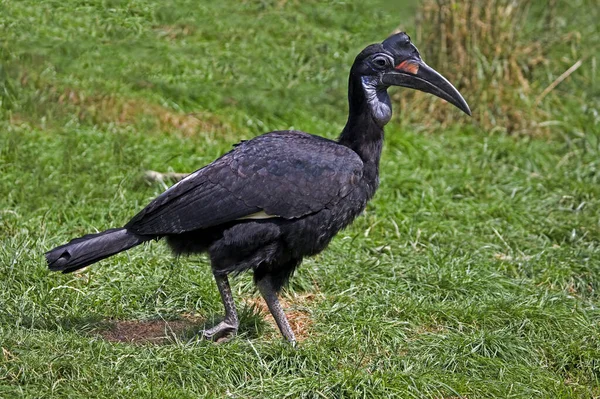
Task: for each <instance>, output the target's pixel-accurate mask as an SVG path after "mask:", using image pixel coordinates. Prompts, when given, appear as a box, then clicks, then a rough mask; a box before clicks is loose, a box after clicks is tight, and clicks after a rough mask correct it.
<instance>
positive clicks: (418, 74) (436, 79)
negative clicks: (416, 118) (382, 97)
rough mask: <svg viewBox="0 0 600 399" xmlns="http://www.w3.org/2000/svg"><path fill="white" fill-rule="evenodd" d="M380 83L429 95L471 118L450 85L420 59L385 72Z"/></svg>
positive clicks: (462, 100) (466, 105)
mask: <svg viewBox="0 0 600 399" xmlns="http://www.w3.org/2000/svg"><path fill="white" fill-rule="evenodd" d="M382 81H383V84H386V85H389V86H403V87H409V88H411V89H416V90H420V91H424V92H425V93H431V94H433V95H435V96H438V97H440V98H443V99H444V100H446V101H448V102H449V103H450V104H453V105H454V106H456V107H457V108H458V109H460V110H461V111H463V112H464V113H465V114H467V115H469V116H471V110H470V109H469V105H468V104H467V102H466V101H465V99H464V98H463V97H462V96H461V94H460V93H459V91H458V90H456V88H455V87H454V86H452V83H450V82H448V80H447V79H446V78H445V77H443V76H442V75H441V74H439V73H438V72H437V71H436V70H435V69H433V68H431V67H430V66H429V65H427V64H425V63H424V62H423V61H421V60H420V59H411V60H406V61H403V62H401V63H400V64H399V65H397V66H396V68H395V69H394V70H393V71H390V72H386V73H385V74H384V75H383V77H382Z"/></svg>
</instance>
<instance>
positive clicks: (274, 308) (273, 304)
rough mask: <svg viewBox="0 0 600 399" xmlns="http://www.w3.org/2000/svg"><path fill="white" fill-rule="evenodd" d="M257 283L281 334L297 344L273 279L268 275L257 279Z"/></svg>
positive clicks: (293, 343)
mask: <svg viewBox="0 0 600 399" xmlns="http://www.w3.org/2000/svg"><path fill="white" fill-rule="evenodd" d="M256 285H257V286H258V290H259V291H260V294H261V295H262V297H263V298H264V299H265V302H266V303H267V306H268V307H269V311H270V312H271V314H272V315H273V318H274V319H275V322H276V323H277V326H278V327H279V331H281V334H282V335H283V336H284V337H285V338H286V339H287V340H288V341H289V342H290V343H291V344H292V345H295V344H296V337H295V336H294V332H293V331H292V328H291V327H290V323H289V322H288V319H287V317H286V316H285V313H284V312H283V309H282V308H281V304H280V303H279V298H278V297H277V291H276V290H275V289H274V288H273V284H272V282H271V279H270V278H269V277H268V276H267V277H264V278H262V279H261V280H259V281H257V283H256Z"/></svg>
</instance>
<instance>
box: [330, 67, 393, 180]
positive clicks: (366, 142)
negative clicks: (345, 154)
mask: <svg viewBox="0 0 600 399" xmlns="http://www.w3.org/2000/svg"><path fill="white" fill-rule="evenodd" d="M366 84H368V82H367V83H366ZM366 84H365V82H364V81H363V80H362V79H361V78H360V77H358V76H353V75H352V74H351V75H350V80H349V83H348V102H349V113H348V121H347V122H346V126H345V127H344V130H342V133H341V135H340V137H339V139H338V142H339V143H340V144H342V145H344V146H346V147H349V148H350V149H352V150H353V151H354V152H356V153H357V154H358V155H359V156H360V158H361V159H362V161H363V162H364V164H365V171H364V172H365V177H366V178H367V179H369V180H373V182H377V181H378V176H379V160H380V158H381V149H382V146H383V138H384V134H383V126H384V125H385V124H386V123H387V122H388V121H389V117H390V116H391V106H390V105H389V97H387V91H385V90H380V91H379V92H374V91H373V90H376V89H375V88H374V87H372V88H369V87H365V86H366ZM374 95H375V96H376V97H375V98H373V96H374ZM386 101H387V103H385V102H386ZM381 106H388V107H389V115H385V114H383V115H382V113H381V112H377V111H378V109H377V108H376V107H381ZM379 111H381V109H380V108H379ZM378 116H379V118H378Z"/></svg>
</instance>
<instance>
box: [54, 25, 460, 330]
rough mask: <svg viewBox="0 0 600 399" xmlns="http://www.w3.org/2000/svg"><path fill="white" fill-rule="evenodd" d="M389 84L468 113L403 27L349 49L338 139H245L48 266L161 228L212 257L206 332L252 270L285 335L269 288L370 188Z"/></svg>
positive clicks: (100, 254) (353, 210)
mask: <svg viewBox="0 0 600 399" xmlns="http://www.w3.org/2000/svg"><path fill="white" fill-rule="evenodd" d="M390 86H403V87H409V88H413V89H417V90H421V91H424V92H427V93H431V94H434V95H436V96H438V97H441V98H443V99H444V100H446V101H448V102H449V103H451V104H453V105H455V106H456V107H458V108H459V109H460V110H462V111H463V112H465V113H467V114H469V115H470V114H471V111H470V110H469V106H468V105H467V103H466V102H465V100H464V99H463V98H462V96H461V95H460V93H459V92H458V91H457V90H456V89H455V88H454V86H452V84H450V82H448V81H447V80H446V79H445V78H444V77H443V76H442V75H440V74H439V73H437V72H436V71H435V70H433V69H432V68H431V67H429V66H428V65H427V64H425V63H424V62H423V61H422V60H421V57H420V55H419V52H418V50H417V48H416V47H415V46H414V45H413V44H412V43H411V41H410V38H409V37H408V35H407V34H405V33H398V34H395V35H393V36H391V37H389V38H388V39H386V40H385V41H383V42H382V43H379V44H373V45H370V46H368V47H367V48H365V49H364V50H363V51H362V52H361V53H360V54H359V55H358V56H357V57H356V60H355V61H354V64H353V65H352V69H351V70H350V79H349V90H348V100H349V115H348V121H347V123H346V126H345V127H344V130H343V131H342V133H341V135H340V137H339V139H338V140H337V141H332V140H328V139H325V138H322V137H319V136H313V135H310V134H308V133H304V132H300V131H289V130H286V131H276V132H271V133H267V134H264V135H262V136H258V137H256V138H254V139H252V140H248V141H243V142H241V143H239V144H237V145H236V146H235V147H234V149H232V150H231V151H230V152H228V153H227V154H225V155H223V156H222V157H220V158H219V159H217V160H216V161H214V162H213V163H211V164H209V165H207V166H205V167H203V168H201V169H199V170H197V171H196V172H194V173H192V174H191V175H189V176H188V177H186V178H185V179H183V180H181V181H180V182H178V183H177V184H175V185H174V186H172V187H171V188H169V189H168V190H167V191H165V192H164V193H163V194H161V195H159V196H158V197H157V198H156V199H155V200H154V201H152V202H150V204H148V206H146V207H145V208H144V209H142V211H141V212H140V213H138V214H137V215H136V216H134V217H133V219H131V220H130V221H129V222H128V223H127V224H126V225H125V226H124V227H122V228H117V229H111V230H106V231H104V232H102V233H98V234H90V235H86V236H84V237H81V238H77V239H74V240H72V241H71V242H69V243H68V244H65V245H62V246H60V247H57V248H55V249H53V250H51V251H49V252H47V253H46V259H47V261H48V265H49V268H50V270H56V271H62V272H63V273H69V272H72V271H75V270H77V269H80V268H82V267H85V266H87V265H90V264H92V263H94V262H97V261H99V260H101V259H104V258H106V257H109V256H111V255H114V254H116V253H118V252H121V251H124V250H126V249H129V248H132V247H134V246H136V245H138V244H141V243H143V242H145V241H150V240H153V239H159V238H163V237H164V238H165V239H166V241H167V243H168V245H169V246H170V247H171V248H172V249H173V252H174V253H175V254H197V253H202V252H207V253H208V254H209V256H210V261H211V265H212V271H213V274H214V276H215V280H216V282H217V287H218V288H219V292H220V294H221V298H222V300H223V304H224V305H225V318H224V320H223V321H222V322H221V323H220V324H218V325H217V326H215V327H213V328H211V329H209V330H206V331H203V335H204V337H206V338H209V339H213V340H218V339H221V338H226V337H229V336H230V335H233V334H235V333H236V331H237V329H238V325H239V322H238V316H237V312H236V309H235V305H234V301H233V298H232V295H231V289H230V287H229V281H228V278H227V275H228V274H230V273H238V272H242V271H245V270H252V271H253V272H254V281H255V283H256V285H257V286H258V289H259V291H260V293H261V294H262V296H263V297H264V299H265V301H266V303H267V305H268V307H269V310H270V311H271V313H272V314H273V317H274V318H275V321H276V322H277V325H278V326H279V329H280V330H281V333H282V334H283V335H284V336H285V338H287V339H288V340H289V341H290V342H294V341H295V339H294V333H293V332H292V330H291V328H290V325H289V323H288V321H287V318H286V316H285V314H284V312H283V310H282V308H281V306H280V304H279V300H278V298H277V292H278V291H279V290H280V289H281V287H282V286H283V285H284V284H285V283H286V282H287V280H288V278H289V277H290V276H291V275H292V273H293V272H294V269H296V267H297V266H298V265H299V264H300V262H301V261H302V259H303V258H304V257H305V256H311V255H315V254H317V253H319V252H321V251H322V250H323V249H325V247H326V246H327V245H328V244H329V242H330V241H331V239H332V238H333V237H334V236H335V235H336V233H337V232H338V231H340V230H341V229H343V228H344V227H346V226H348V224H350V223H351V222H352V221H353V220H354V218H356V217H357V216H358V215H359V214H360V213H361V212H362V211H363V210H364V209H365V206H366V205H367V202H368V201H369V200H370V199H371V198H372V197H373V195H374V194H375V190H377V186H378V184H379V177H378V175H379V158H380V155H381V147H382V144H383V127H384V126H385V125H386V124H387V123H388V122H389V120H390V118H391V116H392V107H391V102H390V98H389V96H388V93H387V89H388V88H389V87H390Z"/></svg>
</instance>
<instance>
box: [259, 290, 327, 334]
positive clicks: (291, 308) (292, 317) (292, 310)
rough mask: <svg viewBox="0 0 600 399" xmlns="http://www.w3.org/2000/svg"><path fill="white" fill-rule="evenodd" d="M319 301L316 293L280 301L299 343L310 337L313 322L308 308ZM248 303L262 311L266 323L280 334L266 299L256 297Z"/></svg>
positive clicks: (285, 298)
mask: <svg viewBox="0 0 600 399" xmlns="http://www.w3.org/2000/svg"><path fill="white" fill-rule="evenodd" d="M317 299H318V295H317V294H314V293H309V294H303V295H293V296H282V297H280V299H279V301H280V303H281V306H282V307H283V310H284V311H285V314H286V315H287V318H288V321H289V322H290V327H292V331H294V334H295V335H296V340H297V341H298V342H301V341H304V340H305V339H306V338H308V337H309V336H310V332H311V331H310V330H311V326H312V324H313V320H312V318H311V317H310V312H309V311H308V310H307V309H306V308H307V307H308V306H309V305H310V304H311V303H312V302H314V301H315V300H317ZM247 303H248V304H249V305H251V306H254V307H255V308H256V309H258V310H260V312H261V313H262V314H263V315H264V317H265V321H267V323H269V324H270V325H271V326H273V328H274V330H275V331H276V333H277V334H279V328H278V327H277V324H276V323H275V319H273V316H271V312H269V308H268V307H267V304H266V303H265V301H264V299H262V298H261V297H256V298H252V299H250V300H248V302H247Z"/></svg>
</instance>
